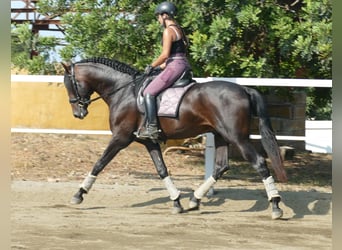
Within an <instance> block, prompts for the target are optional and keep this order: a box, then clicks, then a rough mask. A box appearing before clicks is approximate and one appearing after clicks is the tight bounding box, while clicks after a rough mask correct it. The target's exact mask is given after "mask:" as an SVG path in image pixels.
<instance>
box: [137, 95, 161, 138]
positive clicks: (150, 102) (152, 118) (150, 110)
mask: <svg viewBox="0 0 342 250" xmlns="http://www.w3.org/2000/svg"><path fill="white" fill-rule="evenodd" d="M144 104H145V116H146V120H147V124H146V125H145V127H144V128H142V129H141V130H140V132H139V138H151V139H157V138H158V124H157V108H156V97H155V96H154V95H151V94H149V93H148V94H146V95H145V96H144Z"/></svg>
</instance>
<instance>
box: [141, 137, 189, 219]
mask: <svg viewBox="0 0 342 250" xmlns="http://www.w3.org/2000/svg"><path fill="white" fill-rule="evenodd" d="M145 146H146V148H147V150H148V152H149V153H150V156H151V158H152V160H153V163H154V166H155V167H156V170H157V173H158V175H159V176H160V178H161V179H162V180H163V182H164V185H165V187H166V189H167V191H168V193H169V195H170V199H171V200H172V201H173V210H172V213H181V212H183V207H182V205H181V203H180V191H179V190H178V189H177V188H176V186H175V184H174V183H173V181H172V180H171V177H170V176H169V174H168V171H167V168H166V165H165V163H164V159H163V156H162V153H161V149H160V145H159V144H157V143H152V142H145Z"/></svg>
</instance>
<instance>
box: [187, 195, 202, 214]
mask: <svg viewBox="0 0 342 250" xmlns="http://www.w3.org/2000/svg"><path fill="white" fill-rule="evenodd" d="M200 202H201V200H199V199H196V198H195V197H192V198H190V202H189V210H190V211H191V210H198V209H199V207H200Z"/></svg>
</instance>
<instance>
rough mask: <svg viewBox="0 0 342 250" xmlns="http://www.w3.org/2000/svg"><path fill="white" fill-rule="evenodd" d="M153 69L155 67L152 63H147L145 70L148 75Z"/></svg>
mask: <svg viewBox="0 0 342 250" xmlns="http://www.w3.org/2000/svg"><path fill="white" fill-rule="evenodd" d="M152 71H153V67H152V66H151V65H147V66H146V68H145V71H144V72H145V74H146V75H150V74H151V73H152Z"/></svg>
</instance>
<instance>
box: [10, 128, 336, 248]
mask: <svg viewBox="0 0 342 250" xmlns="http://www.w3.org/2000/svg"><path fill="white" fill-rule="evenodd" d="M108 141H109V136H81V135H46V134H45V135H44V134H12V149H11V151H12V152H11V157H12V171H11V172H12V213H11V222H12V227H11V237H12V247H11V249H34V250H36V249H49V250H54V249H55V250H57V249H58V250H61V249H82V250H83V249H86V250H87V249H89V250H93V249H120V250H121V249H331V244H332V226H331V225H332V222H331V220H332V189H331V155H324V154H309V153H301V154H298V155H296V156H295V158H294V159H293V160H292V161H287V162H286V164H285V166H286V169H287V172H288V175H289V179H290V182H289V183H286V184H280V183H277V187H278V189H279V192H280V194H281V195H282V197H283V201H282V202H281V203H280V206H281V208H282V209H283V210H284V216H283V219H282V220H276V221H275V220H271V208H270V207H269V203H268V202H267V198H266V193H265V190H264V187H263V184H262V182H261V180H260V179H259V177H258V176H257V175H256V174H255V172H254V171H253V170H252V169H251V168H250V167H249V166H248V165H247V164H246V163H245V162H241V161H231V163H230V165H231V166H232V169H231V170H230V171H228V173H227V174H225V175H224V177H223V179H222V180H220V181H218V182H217V183H216V184H215V195H214V196H212V197H206V198H204V199H203V200H202V205H201V209H200V210H199V211H193V212H188V213H184V214H179V215H172V214H171V207H172V203H171V202H170V201H169V198H168V194H167V191H166V190H165V188H164V185H163V183H162V181H161V180H160V179H159V178H158V175H157V174H156V171H155V169H154V166H153V165H152V161H151V160H150V158H149V156H148V154H147V153H146V152H145V150H144V148H143V147H141V146H140V145H138V144H133V145H131V146H130V147H128V148H127V149H124V150H123V151H122V152H120V153H119V154H118V156H117V157H116V158H115V159H114V160H113V161H112V162H111V163H110V164H109V165H108V166H107V168H106V169H105V171H104V172H103V173H101V174H100V175H99V177H98V179H97V181H96V183H95V184H94V186H93V188H92V190H91V191H90V192H89V194H87V195H85V196H84V198H85V200H84V202H83V203H82V204H80V205H71V204H70V203H69V201H70V199H71V197H72V195H73V194H74V193H75V192H76V191H77V190H78V187H79V184H80V183H81V182H82V181H83V179H84V177H85V176H86V174H87V173H88V172H89V171H90V169H91V168H92V166H93V164H94V163H95V161H96V160H97V159H98V157H99V156H100V155H101V153H102V152H103V150H104V148H105V147H106V145H107V142H108ZM165 162H166V164H167V166H168V168H169V170H170V172H171V176H172V178H173V180H174V182H175V184H176V186H177V187H178V188H179V189H180V190H181V191H182V204H183V206H184V207H185V208H187V206H188V200H189V197H190V195H191V193H192V190H193V189H196V188H197V187H198V186H199V185H200V184H201V183H202V182H203V175H204V165H203V156H201V155H198V153H197V154H192V155H188V154H181V153H179V152H170V153H168V154H167V155H166V156H165Z"/></svg>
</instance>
